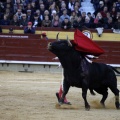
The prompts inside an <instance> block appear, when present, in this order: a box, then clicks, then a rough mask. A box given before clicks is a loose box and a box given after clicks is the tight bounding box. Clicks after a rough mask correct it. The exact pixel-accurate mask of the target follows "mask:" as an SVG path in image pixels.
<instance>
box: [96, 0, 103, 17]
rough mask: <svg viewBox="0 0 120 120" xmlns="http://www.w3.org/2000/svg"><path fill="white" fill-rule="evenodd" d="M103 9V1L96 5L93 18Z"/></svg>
mask: <svg viewBox="0 0 120 120" xmlns="http://www.w3.org/2000/svg"><path fill="white" fill-rule="evenodd" d="M103 8H104V2H103V1H100V2H99V5H98V8H97V9H96V10H95V12H94V14H95V16H96V15H97V13H98V12H101V11H103Z"/></svg>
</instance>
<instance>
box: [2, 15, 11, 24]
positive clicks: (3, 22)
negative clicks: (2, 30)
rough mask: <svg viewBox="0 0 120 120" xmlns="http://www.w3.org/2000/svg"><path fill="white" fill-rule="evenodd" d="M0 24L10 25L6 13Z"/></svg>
mask: <svg viewBox="0 0 120 120" xmlns="http://www.w3.org/2000/svg"><path fill="white" fill-rule="evenodd" d="M0 24H1V25H10V20H8V18H7V15H4V17H3V19H2V20H1V21H0Z"/></svg>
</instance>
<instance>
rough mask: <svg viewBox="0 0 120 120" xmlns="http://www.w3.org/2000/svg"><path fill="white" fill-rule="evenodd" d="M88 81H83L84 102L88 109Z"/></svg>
mask: <svg viewBox="0 0 120 120" xmlns="http://www.w3.org/2000/svg"><path fill="white" fill-rule="evenodd" d="M87 86H88V85H87V83H86V82H85V81H84V82H83V85H82V97H83V99H84V103H85V109H86V110H90V105H89V103H88V102H87V90H88V87H87Z"/></svg>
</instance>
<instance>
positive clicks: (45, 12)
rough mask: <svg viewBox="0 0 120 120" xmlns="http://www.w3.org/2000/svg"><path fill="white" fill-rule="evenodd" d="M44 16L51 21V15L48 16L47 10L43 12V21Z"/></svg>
mask: <svg viewBox="0 0 120 120" xmlns="http://www.w3.org/2000/svg"><path fill="white" fill-rule="evenodd" d="M45 16H49V19H50V20H51V15H50V14H49V11H48V10H45V11H44V16H43V19H45Z"/></svg>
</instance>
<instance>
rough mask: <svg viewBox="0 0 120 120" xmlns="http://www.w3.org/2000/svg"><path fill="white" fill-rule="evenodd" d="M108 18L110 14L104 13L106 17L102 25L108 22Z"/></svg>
mask: <svg viewBox="0 0 120 120" xmlns="http://www.w3.org/2000/svg"><path fill="white" fill-rule="evenodd" d="M110 17H111V15H110V13H109V12H107V13H106V17H104V18H103V19H104V23H107V21H108V19H109V18H110Z"/></svg>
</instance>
